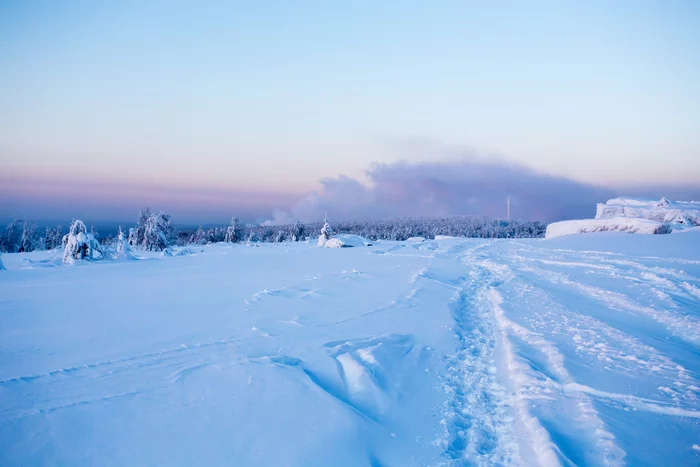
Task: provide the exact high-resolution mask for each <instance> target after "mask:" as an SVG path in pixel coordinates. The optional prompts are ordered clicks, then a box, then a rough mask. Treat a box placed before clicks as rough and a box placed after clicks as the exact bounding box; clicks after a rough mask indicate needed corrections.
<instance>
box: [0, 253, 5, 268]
mask: <svg viewBox="0 0 700 467" xmlns="http://www.w3.org/2000/svg"><path fill="white" fill-rule="evenodd" d="M4 270H5V265H4V264H2V253H0V271H4Z"/></svg>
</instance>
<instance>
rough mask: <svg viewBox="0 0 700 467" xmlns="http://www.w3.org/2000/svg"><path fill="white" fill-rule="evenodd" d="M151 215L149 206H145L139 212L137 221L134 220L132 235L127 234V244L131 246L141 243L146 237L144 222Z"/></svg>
mask: <svg viewBox="0 0 700 467" xmlns="http://www.w3.org/2000/svg"><path fill="white" fill-rule="evenodd" d="M151 216H152V214H151V208H149V207H145V208H143V209H141V211H140V212H139V218H138V221H136V229H134V235H129V244H130V245H131V246H137V245H143V243H144V239H145V237H146V224H147V223H148V219H150V218H151Z"/></svg>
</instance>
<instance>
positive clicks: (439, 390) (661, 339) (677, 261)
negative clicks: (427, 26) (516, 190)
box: [0, 231, 700, 466]
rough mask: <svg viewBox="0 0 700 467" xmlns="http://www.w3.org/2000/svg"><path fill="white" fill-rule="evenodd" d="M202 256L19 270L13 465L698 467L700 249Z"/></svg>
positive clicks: (2, 415) (247, 249) (257, 250)
mask: <svg viewBox="0 0 700 467" xmlns="http://www.w3.org/2000/svg"><path fill="white" fill-rule="evenodd" d="M193 253H194V254H191V255H187V256H174V257H161V256H159V255H157V254H155V253H154V254H150V255H146V254H145V253H138V252H137V253H136V256H149V257H148V258H146V259H143V260H141V261H115V262H99V263H83V264H76V265H73V266H62V265H59V264H58V262H56V261H54V260H53V259H52V258H51V254H50V253H31V254H26V255H19V254H7V255H3V257H2V259H3V262H4V264H5V266H6V268H7V269H8V270H7V271H2V272H0V465H38V464H59V465H130V466H132V465H299V466H308V465H397V466H405V465H462V464H467V465H469V464H476V465H500V464H514V465H537V464H541V465H558V464H563V465H567V464H570V463H574V464H579V465H605V464H608V465H622V464H630V465H697V464H698V463H700V447H698V446H699V445H700V425H699V423H700V401H699V400H698V397H699V396H700V352H699V349H700V232H698V231H689V232H687V233H684V234H682V235H649V236H640V235H630V234H619V233H602V234H586V235H573V236H567V237H561V238H557V239H552V240H514V241H508V240H502V241H483V240H470V239H450V238H440V239H438V240H434V241H431V240H426V241H423V240H422V239H414V240H411V241H407V242H379V243H376V244H375V245H374V246H371V247H359V248H343V249H326V248H318V247H316V246H315V242H314V243H312V244H305V243H297V244H291V243H290V244H266V245H261V246H245V245H225V244H219V245H211V246H204V247H198V248H196V249H193ZM58 257H59V259H60V254H58Z"/></svg>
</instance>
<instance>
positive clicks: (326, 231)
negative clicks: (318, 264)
mask: <svg viewBox="0 0 700 467" xmlns="http://www.w3.org/2000/svg"><path fill="white" fill-rule="evenodd" d="M332 235H333V228H332V227H331V222H330V219H328V216H326V217H324V218H323V226H322V227H321V234H320V235H319V236H318V246H323V245H325V244H326V242H327V241H328V240H329V239H330V238H331V236H332Z"/></svg>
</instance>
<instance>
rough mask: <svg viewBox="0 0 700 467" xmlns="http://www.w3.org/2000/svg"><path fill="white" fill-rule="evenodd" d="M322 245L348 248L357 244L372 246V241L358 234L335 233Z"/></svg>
mask: <svg viewBox="0 0 700 467" xmlns="http://www.w3.org/2000/svg"><path fill="white" fill-rule="evenodd" d="M322 246H324V247H326V248H350V247H357V246H372V243H371V242H370V241H369V240H367V239H365V238H362V237H360V236H359V235H336V236H335V237H333V238H330V239H328V240H327V241H326V242H325V243H324V244H323V245H322Z"/></svg>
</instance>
